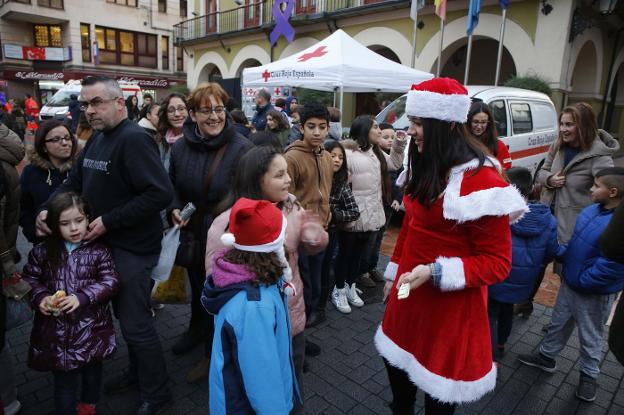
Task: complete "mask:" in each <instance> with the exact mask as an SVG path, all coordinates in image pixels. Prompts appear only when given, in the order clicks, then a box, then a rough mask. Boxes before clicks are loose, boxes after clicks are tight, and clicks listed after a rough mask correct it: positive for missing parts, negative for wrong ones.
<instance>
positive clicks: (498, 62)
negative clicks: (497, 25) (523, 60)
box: [494, 9, 507, 86]
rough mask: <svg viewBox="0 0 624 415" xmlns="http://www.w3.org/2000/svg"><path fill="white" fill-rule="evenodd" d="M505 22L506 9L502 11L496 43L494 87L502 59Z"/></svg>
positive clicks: (496, 84) (496, 83)
mask: <svg viewBox="0 0 624 415" xmlns="http://www.w3.org/2000/svg"><path fill="white" fill-rule="evenodd" d="M506 20H507V9H503V22H502V23H501V30H500V36H499V37H498V38H499V41H498V56H497V57H496V75H495V76H494V86H498V77H499V76H500V66H501V59H502V58H503V40H504V39H505V21H506Z"/></svg>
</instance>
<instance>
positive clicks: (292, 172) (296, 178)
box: [284, 140, 334, 227]
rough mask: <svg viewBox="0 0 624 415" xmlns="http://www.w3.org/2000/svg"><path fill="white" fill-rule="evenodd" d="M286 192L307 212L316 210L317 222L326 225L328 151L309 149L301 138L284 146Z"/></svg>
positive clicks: (330, 173) (329, 181) (329, 179)
mask: <svg viewBox="0 0 624 415" xmlns="http://www.w3.org/2000/svg"><path fill="white" fill-rule="evenodd" d="M284 157H285V158H286V161H287V162H288V175H289V176H290V178H291V180H292V181H291V182H290V193H292V194H294V195H295V196H296V197H297V200H298V201H299V203H300V204H301V206H303V208H304V209H305V210H307V211H310V212H314V213H318V214H319V216H320V220H321V223H322V224H323V226H325V227H327V225H328V224H329V219H330V215H329V195H330V193H331V186H332V180H333V177H334V171H333V169H332V160H331V155H330V154H329V152H327V151H325V149H323V148H320V149H318V150H310V149H309V148H308V147H306V145H305V144H304V142H303V140H297V141H295V142H294V143H293V144H291V145H290V146H288V148H287V149H286V153H285V154H284Z"/></svg>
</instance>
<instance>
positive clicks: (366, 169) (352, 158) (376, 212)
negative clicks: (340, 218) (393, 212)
mask: <svg viewBox="0 0 624 415" xmlns="http://www.w3.org/2000/svg"><path fill="white" fill-rule="evenodd" d="M406 143H407V140H401V141H400V140H394V141H393V143H392V148H391V149H390V155H387V154H386V153H383V155H384V156H385V157H386V163H387V165H388V171H395V170H398V169H400V168H401V166H402V165H403V152H404V150H405V144H406ZM342 144H343V146H344V147H345V152H346V156H347V168H348V169H349V182H350V183H351V189H352V191H353V196H354V197H355V202H356V203H357V205H358V208H359V209H360V217H359V218H358V219H357V220H356V221H353V222H350V223H348V224H347V225H346V227H345V230H348V231H351V232H366V231H376V230H378V229H379V228H381V227H382V226H384V225H385V223H386V215H385V213H384V206H383V194H382V181H381V180H382V178H381V163H379V159H378V158H377V156H376V155H375V153H374V152H373V149H372V148H369V149H368V150H367V151H362V150H360V149H359V147H358V145H357V143H356V142H355V141H353V140H343V141H342Z"/></svg>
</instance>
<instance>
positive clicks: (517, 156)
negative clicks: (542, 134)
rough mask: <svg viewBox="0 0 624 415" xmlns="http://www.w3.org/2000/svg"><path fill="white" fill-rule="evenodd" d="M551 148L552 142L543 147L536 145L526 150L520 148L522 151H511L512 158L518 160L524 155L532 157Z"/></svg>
mask: <svg viewBox="0 0 624 415" xmlns="http://www.w3.org/2000/svg"><path fill="white" fill-rule="evenodd" d="M549 148H550V144H549V145H547V146H541V147H535V148H529V149H526V150H520V151H514V152H513V153H511V154H510V155H511V159H512V160H517V159H521V158H524V157H530V156H534V155H536V154H540V153H545V152H547V151H548V149H549Z"/></svg>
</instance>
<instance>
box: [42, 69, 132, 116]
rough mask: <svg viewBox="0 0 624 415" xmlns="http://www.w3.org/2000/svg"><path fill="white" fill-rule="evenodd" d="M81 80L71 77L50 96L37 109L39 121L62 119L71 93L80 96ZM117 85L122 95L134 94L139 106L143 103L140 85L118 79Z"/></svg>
mask: <svg viewBox="0 0 624 415" xmlns="http://www.w3.org/2000/svg"><path fill="white" fill-rule="evenodd" d="M81 82H82V80H80V79H72V80H69V81H67V83H66V84H65V85H64V86H63V87H62V88H61V89H59V90H58V91H56V93H55V94H54V95H53V96H52V98H51V99H50V100H49V101H48V102H47V103H46V104H45V105H44V106H43V107H42V108H41V111H39V119H40V120H41V121H45V120H49V119H51V118H56V119H57V120H61V121H62V120H64V119H65V117H67V115H68V112H69V107H68V105H69V100H70V98H69V97H70V96H71V95H76V96H77V97H80V90H81V89H82V84H81ZM119 86H120V87H121V90H122V91H123V97H124V98H128V97H129V96H132V95H136V97H137V98H138V99H139V107H141V105H143V94H142V93H141V87H140V86H139V85H138V84H136V83H129V82H123V81H119Z"/></svg>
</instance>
